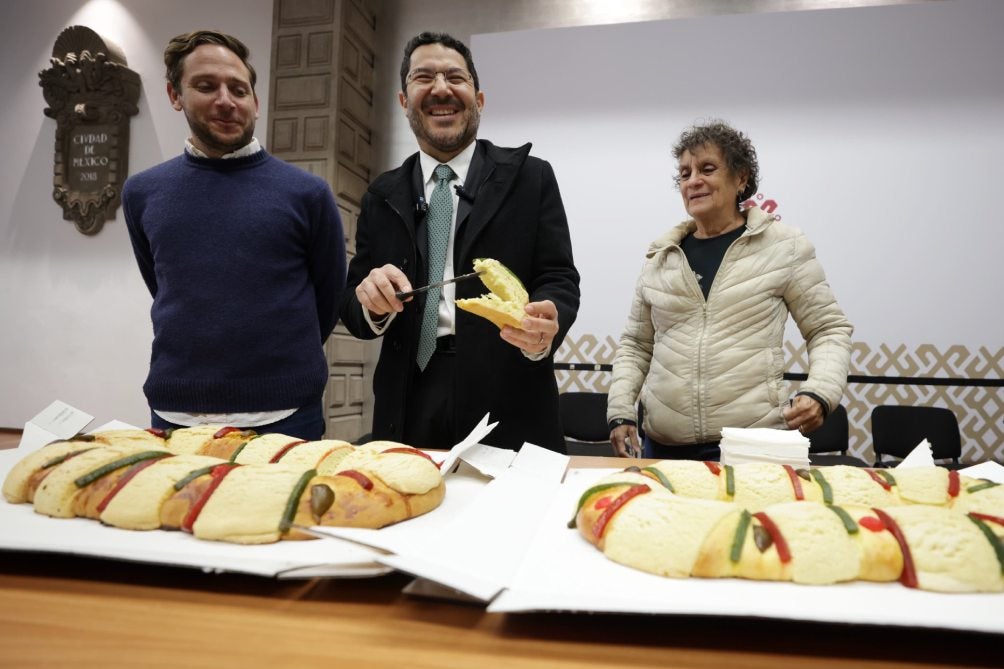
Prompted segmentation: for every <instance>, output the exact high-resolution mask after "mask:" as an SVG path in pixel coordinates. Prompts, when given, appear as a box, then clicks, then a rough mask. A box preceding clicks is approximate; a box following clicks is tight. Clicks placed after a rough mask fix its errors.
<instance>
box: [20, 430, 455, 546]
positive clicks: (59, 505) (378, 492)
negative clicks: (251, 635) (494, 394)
mask: <svg viewBox="0 0 1004 669" xmlns="http://www.w3.org/2000/svg"><path fill="white" fill-rule="evenodd" d="M445 493H446V488H445V485H444V482H443V478H442V476H441V475H440V472H439V468H438V466H437V465H436V463H435V462H433V460H432V459H431V458H430V457H429V456H428V455H427V454H425V453H423V452H422V451H419V450H417V449H414V448H410V447H408V446H405V445H403V444H399V443H395V442H387V441H383V442H371V443H368V444H365V445H363V446H353V445H351V444H349V443H347V442H344V441H338V440H321V441H301V440H297V439H295V438H293V437H289V436H286V435H280V434H264V435H258V434H256V433H254V432H253V431H241V430H236V429H233V428H220V427H219V426H200V427H194V428H182V429H178V430H174V431H173V432H170V433H164V434H156V433H154V431H150V432H148V431H143V430H113V431H108V432H101V433H96V434H92V435H87V436H78V437H76V438H74V439H70V440H67V441H57V442H53V443H51V444H48V445H47V446H44V447H42V448H40V449H38V450H36V451H34V452H32V453H30V454H28V455H27V456H25V457H24V458H22V459H21V460H20V461H19V462H17V463H16V464H15V465H14V466H13V467H12V468H11V470H10V472H9V473H8V475H7V477H6V479H5V480H4V483H3V495H4V497H5V498H6V499H7V501H8V502H10V503H13V504H19V503H32V504H33V505H34V509H35V511H36V512H37V513H41V514H45V515H47V516H53V517H57V518H73V517H85V518H92V519H95V520H100V521H101V522H102V523H104V524H106V525H111V526H114V527H119V528H123V529H130V530H153V529H165V530H177V529H180V530H184V531H186V532H190V533H192V534H193V535H195V536H196V537H198V538H200V539H208V540H218V541H229V542H234V543H242V544H260V543H270V542H274V541H278V540H280V539H305V538H310V535H308V534H306V533H304V532H300V531H298V530H297V528H298V527H309V526H312V525H329V526H339V527H364V528H380V527H383V526H385V525H390V524H392V523H397V522H400V521H403V520H408V519H409V518H414V517H415V516H418V515H421V514H424V513H427V512H429V511H431V510H433V509H435V508H436V507H437V506H439V504H440V503H441V502H442V500H443V498H444V496H445Z"/></svg>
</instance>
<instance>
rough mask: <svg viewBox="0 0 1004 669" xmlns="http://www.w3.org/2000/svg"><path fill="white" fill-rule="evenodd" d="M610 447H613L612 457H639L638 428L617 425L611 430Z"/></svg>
mask: <svg viewBox="0 0 1004 669" xmlns="http://www.w3.org/2000/svg"><path fill="white" fill-rule="evenodd" d="M610 445H611V446H613V447H614V455H616V456H617V457H619V458H639V457H641V444H640V443H639V442H638V428H637V427H635V426H634V425H627V424H625V425H618V426H617V427H615V428H614V429H613V430H611V431H610Z"/></svg>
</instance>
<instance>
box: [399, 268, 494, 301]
mask: <svg viewBox="0 0 1004 669" xmlns="http://www.w3.org/2000/svg"><path fill="white" fill-rule="evenodd" d="M483 271H484V270H482V272H483ZM482 272H471V273H470V274H461V275H460V276H455V277H453V278H452V279H446V280H445V281H437V282H436V283H430V284H429V285H428V286H422V287H421V288H413V289H411V290H404V291H401V292H398V293H394V297H396V298H397V299H399V300H404V299H407V298H409V297H411V296H412V295H418V294H419V293H424V292H425V291H427V290H430V289H432V288H442V287H443V286H445V285H447V284H450V283H456V282H457V281H467V280H468V279H473V278H474V277H477V276H481V273H482Z"/></svg>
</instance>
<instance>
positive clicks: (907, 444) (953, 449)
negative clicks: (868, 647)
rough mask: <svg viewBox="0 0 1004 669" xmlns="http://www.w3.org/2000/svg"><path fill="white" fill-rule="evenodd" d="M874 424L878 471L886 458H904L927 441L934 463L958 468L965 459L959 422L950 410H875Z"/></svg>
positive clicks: (907, 407) (913, 408) (873, 443)
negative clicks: (922, 442)
mask: <svg viewBox="0 0 1004 669" xmlns="http://www.w3.org/2000/svg"><path fill="white" fill-rule="evenodd" d="M871 423H872V445H873V447H874V449H875V466H876V467H878V466H881V464H882V456H883V455H891V456H893V457H897V458H905V457H906V456H907V455H909V453H910V451H912V450H913V449H914V448H916V446H917V444H919V443H920V442H921V441H923V440H924V439H927V441H928V442H929V443H930V444H931V453H932V454H933V455H934V459H935V460H946V459H950V460H952V461H953V462H955V463H956V464H958V462H959V457H960V456H961V455H962V437H961V435H960V434H959V421H958V420H957V419H956V417H955V413H954V412H953V411H952V410H951V409H945V408H943V407H915V406H892V405H883V406H877V407H875V408H874V409H872V415H871Z"/></svg>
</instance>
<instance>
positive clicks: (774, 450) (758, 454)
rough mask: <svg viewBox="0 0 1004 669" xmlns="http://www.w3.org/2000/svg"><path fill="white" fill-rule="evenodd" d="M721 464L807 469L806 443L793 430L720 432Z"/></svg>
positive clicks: (732, 429)
mask: <svg viewBox="0 0 1004 669" xmlns="http://www.w3.org/2000/svg"><path fill="white" fill-rule="evenodd" d="M721 449H722V464H723V465H737V464H740V463H743V462H771V463H774V464H779V465H791V466H792V467H808V466H809V439H808V438H807V437H804V436H802V434H801V433H800V432H798V431H797V430H773V429H770V428H766V427H754V428H738V427H725V428H722V443H721Z"/></svg>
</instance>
